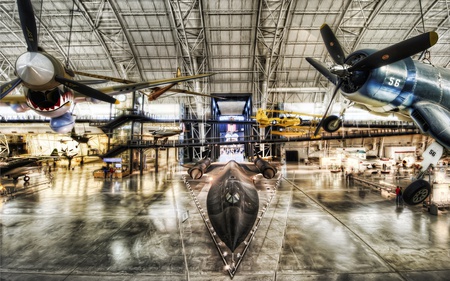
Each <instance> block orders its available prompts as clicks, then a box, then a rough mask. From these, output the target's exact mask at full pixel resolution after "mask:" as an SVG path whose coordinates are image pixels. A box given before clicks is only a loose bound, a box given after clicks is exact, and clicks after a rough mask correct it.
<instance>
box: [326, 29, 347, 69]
mask: <svg viewBox="0 0 450 281" xmlns="http://www.w3.org/2000/svg"><path fill="white" fill-rule="evenodd" d="M320 34H321V35H322V39H323V42H324V43H325V46H326V47H327V50H328V53H329V54H330V56H331V58H332V59H333V60H334V62H335V63H337V64H339V65H343V64H344V61H345V55H344V51H343V50H342V47H341V44H340V43H339V41H338V40H337V38H336V36H335V35H334V33H333V31H332V30H331V28H330V27H329V26H328V24H326V23H324V24H322V26H321V27H320Z"/></svg>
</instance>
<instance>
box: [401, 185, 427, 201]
mask: <svg viewBox="0 0 450 281" xmlns="http://www.w3.org/2000/svg"><path fill="white" fill-rule="evenodd" d="M430 191H431V187H430V183H429V182H427V181H425V180H416V181H414V182H413V183H411V184H410V185H408V187H406V189H405V191H404V192H403V201H405V203H406V204H409V205H417V204H420V203H422V202H423V201H424V200H425V199H426V198H427V197H428V195H430Z"/></svg>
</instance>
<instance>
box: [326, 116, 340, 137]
mask: <svg viewBox="0 0 450 281" xmlns="http://www.w3.org/2000/svg"><path fill="white" fill-rule="evenodd" d="M341 125H342V121H341V120H340V119H339V117H338V116H336V115H331V116H328V117H327V118H325V119H324V120H323V124H322V127H323V129H324V130H325V131H327V132H328V133H334V132H336V131H337V130H339V128H340V127H341Z"/></svg>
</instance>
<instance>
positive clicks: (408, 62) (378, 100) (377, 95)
mask: <svg viewBox="0 0 450 281" xmlns="http://www.w3.org/2000/svg"><path fill="white" fill-rule="evenodd" d="M374 52H375V50H371V49H363V50H358V51H356V52H354V53H352V54H350V55H349V56H348V58H347V61H346V63H347V64H350V65H352V64H354V63H356V62H357V61H359V60H360V59H362V58H365V57H367V56H369V55H370V54H372V53H374ZM415 73H416V70H415V64H414V62H413V60H412V59H411V58H407V59H404V60H401V61H398V62H395V63H392V64H389V65H386V66H383V67H379V68H376V69H373V70H371V71H370V72H369V71H355V72H352V74H351V75H350V76H349V77H348V79H347V80H345V81H344V83H343V85H342V87H341V90H342V95H343V96H345V97H346V98H347V99H349V100H351V101H354V102H356V103H361V104H368V105H370V106H372V107H382V106H386V105H388V104H391V105H392V106H399V105H400V104H403V103H405V101H406V103H408V102H409V101H410V98H411V96H412V92H413V88H414V85H415V84H414V81H415V78H416V76H415Z"/></svg>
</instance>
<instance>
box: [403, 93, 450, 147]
mask: <svg viewBox="0 0 450 281" xmlns="http://www.w3.org/2000/svg"><path fill="white" fill-rule="evenodd" d="M410 114H411V118H412V119H413V120H414V122H415V123H416V124H417V126H419V129H420V130H421V131H422V133H424V134H427V135H430V136H431V137H433V138H434V139H435V140H436V141H437V142H438V143H440V144H441V145H442V146H444V147H445V148H447V149H450V127H449V126H448V124H450V112H449V111H448V110H447V109H445V108H443V107H442V106H440V105H439V104H436V103H431V102H427V101H420V102H417V103H415V104H414V106H413V108H412V110H411V113H410Z"/></svg>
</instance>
